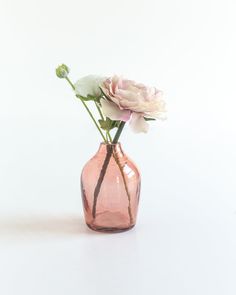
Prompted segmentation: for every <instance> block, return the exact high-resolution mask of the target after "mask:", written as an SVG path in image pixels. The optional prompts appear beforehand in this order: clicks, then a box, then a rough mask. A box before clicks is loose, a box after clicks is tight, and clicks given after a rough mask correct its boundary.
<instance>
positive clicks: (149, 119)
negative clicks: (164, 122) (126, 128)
mask: <svg viewBox="0 0 236 295" xmlns="http://www.w3.org/2000/svg"><path fill="white" fill-rule="evenodd" d="M144 120H145V121H156V119H154V118H146V117H144Z"/></svg>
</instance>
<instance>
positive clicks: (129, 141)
mask: <svg viewBox="0 0 236 295" xmlns="http://www.w3.org/2000/svg"><path fill="white" fill-rule="evenodd" d="M235 14H236V5H235V1H234V0H232V1H230V0H224V1H223V0H222V1H220V0H218V1H217V0H198V1H193V0H189V1H187V0H179V1H174V0H165V1H164V0H163V1H159V0H156V1H155V0H126V1H125V0H119V1H112V0H100V1H92V0H86V1H81V0H75V1H73V0H67V1H59V0H57V1H55V0H53V1H52V0H41V1H32V0H28V1H27V0H21V1H17V0H0V37H1V39H0V43H1V44H0V89H1V92H0V176H1V179H0V181H1V182H0V281H1V282H0V294H1V295H15V294H17V295H32V294H34V295H54V294H56V295H65V294H70V295H75V294H76V295H78V294H81V295H82V294H83V295H90V294H106V295H108V294H113V295H117V294H140V295H143V294H160V295H167V294H168V295H195V294H196V295H209V294H214V295H235V294H236V281H235V277H236V230H235V228H236V198H235V197H236V187H235V172H236V171H235V167H236V153H235V150H236V132H235V126H236V119H235V118H236V116H235V113H236V110H235V108H236V103H235V99H236V91H235V73H236V70H235V69H236V58H235V54H236V36H235V28H236V18H235ZM62 62H63V63H66V64H67V65H68V66H69V67H70V68H71V79H72V80H73V81H76V80H77V79H78V78H79V77H81V76H83V75H86V74H91V73H94V74H102V75H112V74H114V73H117V74H123V75H124V76H126V77H128V78H131V79H134V80H137V81H139V82H144V83H147V84H150V85H154V86H157V87H158V88H160V89H162V90H163V91H164V93H165V98H166V101H167V104H168V117H169V118H168V121H166V122H164V123H162V122H155V123H152V124H151V125H152V126H151V130H150V132H149V134H146V135H135V134H132V133H131V131H130V130H129V128H128V127H127V128H126V129H125V131H124V133H123V135H122V139H121V141H122V143H123V148H124V150H125V151H126V153H127V154H128V155H130V156H131V158H133V159H134V160H135V162H136V163H137V164H138V166H139V168H140V170H141V171H142V196H141V204H140V211H139V219H138V224H137V226H136V228H135V229H134V230H132V231H130V232H126V233H122V234H115V235H114V234H113V235H109V234H99V233H94V232H92V231H90V230H88V229H87V228H86V227H85V225H84V223H83V216H82V206H81V200H80V187H79V176H80V171H81V169H82V167H83V165H84V163H85V162H86V161H87V160H88V159H89V158H90V157H91V156H92V155H93V154H94V153H95V152H96V150H97V147H98V144H99V141H100V138H99V134H97V131H96V130H95V128H94V127H93V125H92V122H91V121H90V120H89V118H88V117H87V114H86V113H85V112H84V110H83V109H82V106H81V105H80V103H79V102H78V101H77V100H76V99H75V98H74V97H73V93H72V91H71V90H70V88H69V86H68V85H67V84H66V82H65V81H63V80H59V79H58V78H57V77H56V76H55V73H54V70H55V67H56V66H57V65H58V64H60V63H62Z"/></svg>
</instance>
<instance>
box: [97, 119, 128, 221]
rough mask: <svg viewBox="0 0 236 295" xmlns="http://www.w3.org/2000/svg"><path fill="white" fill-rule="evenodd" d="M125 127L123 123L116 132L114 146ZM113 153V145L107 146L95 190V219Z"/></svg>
mask: <svg viewBox="0 0 236 295" xmlns="http://www.w3.org/2000/svg"><path fill="white" fill-rule="evenodd" d="M124 126H125V122H123V121H121V122H120V125H119V127H118V130H117V132H116V135H115V137H114V139H113V142H112V144H116V143H117V142H118V140H119V138H120V135H121V132H122V130H123V128H124ZM112 152H113V146H112V145H107V154H106V157H105V159H104V162H103V165H102V169H101V173H100V175H99V178H98V181H97V184H96V187H95V190H94V197H93V209H92V215H93V218H95V217H96V209H97V199H98V195H99V193H100V190H101V186H102V182H103V179H104V177H105V174H106V171H107V167H108V164H109V162H110V159H111V156H112Z"/></svg>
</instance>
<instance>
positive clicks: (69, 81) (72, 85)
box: [65, 77, 107, 143]
mask: <svg viewBox="0 0 236 295" xmlns="http://www.w3.org/2000/svg"><path fill="white" fill-rule="evenodd" d="M65 79H66V80H67V82H68V83H69V84H70V86H71V87H72V89H73V90H75V86H74V84H73V83H72V82H71V80H70V79H69V78H68V77H66V78H65ZM80 101H81V102H82V104H83V105H84V107H85V108H86V110H87V112H88V114H89V116H90V117H91V119H92V120H93V122H94V124H95V126H96V127H97V129H98V131H99V133H100V134H101V136H102V138H103V140H104V142H106V143H107V140H106V137H105V136H104V134H103V133H102V131H101V129H100V128H99V126H98V124H97V122H96V120H95V118H94V116H93V114H92V113H91V111H90V109H89V108H88V106H87V105H86V103H85V102H84V101H83V100H82V99H80Z"/></svg>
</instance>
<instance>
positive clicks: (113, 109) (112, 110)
mask: <svg viewBox="0 0 236 295" xmlns="http://www.w3.org/2000/svg"><path fill="white" fill-rule="evenodd" d="M101 105H102V111H103V113H104V115H105V116H106V117H108V118H110V119H111V120H121V121H124V122H126V121H128V120H129V119H130V116H131V112H130V111H128V110H120V109H119V107H118V106H117V105H116V104H115V103H113V102H110V101H108V100H105V99H101Z"/></svg>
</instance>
